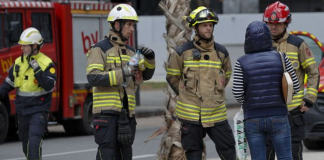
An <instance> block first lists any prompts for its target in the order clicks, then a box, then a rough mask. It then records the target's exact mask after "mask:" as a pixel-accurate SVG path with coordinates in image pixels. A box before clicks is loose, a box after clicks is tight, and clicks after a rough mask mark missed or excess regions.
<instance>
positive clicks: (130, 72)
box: [123, 64, 135, 77]
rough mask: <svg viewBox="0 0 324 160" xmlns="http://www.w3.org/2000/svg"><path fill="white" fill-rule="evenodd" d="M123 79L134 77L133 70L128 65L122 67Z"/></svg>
mask: <svg viewBox="0 0 324 160" xmlns="http://www.w3.org/2000/svg"><path fill="white" fill-rule="evenodd" d="M123 71H124V75H125V77H131V76H133V75H134V72H135V71H134V68H133V67H132V66H129V65H128V64H127V65H125V66H124V67H123Z"/></svg>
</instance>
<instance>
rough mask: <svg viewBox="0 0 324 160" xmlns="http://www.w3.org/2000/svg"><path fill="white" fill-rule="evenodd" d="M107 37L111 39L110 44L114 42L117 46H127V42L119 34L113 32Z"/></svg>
mask: <svg viewBox="0 0 324 160" xmlns="http://www.w3.org/2000/svg"><path fill="white" fill-rule="evenodd" d="M107 37H108V38H109V40H110V42H112V43H113V44H115V45H119V46H124V45H125V44H126V42H125V41H123V40H122V39H121V38H120V37H119V35H118V33H116V32H114V31H112V30H110V31H109V34H108V35H107Z"/></svg>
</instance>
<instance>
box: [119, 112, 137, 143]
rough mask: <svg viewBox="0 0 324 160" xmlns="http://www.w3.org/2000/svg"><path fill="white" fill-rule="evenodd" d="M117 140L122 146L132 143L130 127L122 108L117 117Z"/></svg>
mask: <svg viewBox="0 0 324 160" xmlns="http://www.w3.org/2000/svg"><path fill="white" fill-rule="evenodd" d="M117 139H118V141H119V142H120V143H121V144H122V145H124V146H131V145H132V144H133V136H132V129H131V128H130V126H129V121H128V118H127V113H126V112H125V109H122V111H121V114H120V116H119V118H118V135H117Z"/></svg>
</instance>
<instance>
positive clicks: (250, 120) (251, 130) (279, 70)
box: [232, 21, 299, 160]
mask: <svg viewBox="0 0 324 160" xmlns="http://www.w3.org/2000/svg"><path fill="white" fill-rule="evenodd" d="M244 51H245V55H244V56H242V57H240V58H239V59H238V60H237V61H236V64H235V68H234V81H233V89H232V91H233V94H234V97H235V98H236V100H237V101H238V102H240V103H242V106H243V111H244V119H245V120H244V124H245V134H246V138H247V141H248V144H249V147H250V152H251V157H252V160H265V159H266V136H267V135H269V136H270V138H271V141H272V143H273V144H274V148H275V150H276V153H277V158H278V160H292V155H291V143H290V141H291V140H290V138H291V137H290V136H291V135H290V130H289V122H288V118H287V114H288V110H287V105H286V103H285V101H284V98H283V93H282V84H281V83H282V81H281V80H282V76H283V64H282V61H281V56H280V54H279V52H277V51H275V50H273V49H272V40H271V33H270V30H269V28H268V26H267V25H266V24H265V23H263V22H260V21H254V22H252V23H250V24H249V26H248V27H247V29H246V34H245V43H244ZM283 57H284V60H285V66H286V69H287V71H288V72H289V73H290V75H291V77H292V80H293V83H294V91H295V93H296V92H298V91H299V82H298V79H297V77H296V74H295V72H294V70H293V68H292V66H291V63H290V61H289V60H288V58H287V57H286V56H285V54H283Z"/></svg>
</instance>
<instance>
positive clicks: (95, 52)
mask: <svg viewBox="0 0 324 160" xmlns="http://www.w3.org/2000/svg"><path fill="white" fill-rule="evenodd" d="M134 54H135V50H134V49H133V48H132V47H130V46H129V45H127V44H126V43H125V42H124V41H122V40H121V38H120V37H119V36H118V35H117V34H116V33H114V32H113V31H110V33H109V34H108V35H107V36H106V37H105V38H104V39H103V40H101V41H100V42H98V43H97V44H95V45H94V46H92V47H91V50H89V52H88V54H87V56H88V62H87V78H88V82H89V85H90V86H92V88H93V110H92V111H93V113H94V114H98V113H112V114H119V113H120V111H121V109H122V107H123V105H124V107H125V108H127V107H128V110H129V116H130V117H132V116H133V115H134V114H135V105H136V99H135V92H136V90H137V87H138V85H139V84H138V83H137V82H136V81H135V80H134V79H131V80H130V82H129V84H128V86H127V87H122V86H121V84H122V83H124V82H125V81H126V78H125V76H124V74H123V69H122V68H123V67H124V66H125V65H127V62H129V60H130V58H131V57H132V56H133V55H134ZM144 60H145V62H144V64H145V66H146V69H145V70H144V71H143V72H142V74H143V80H149V79H151V78H152V76H153V73H154V70H155V59H152V60H149V59H146V58H144Z"/></svg>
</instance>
